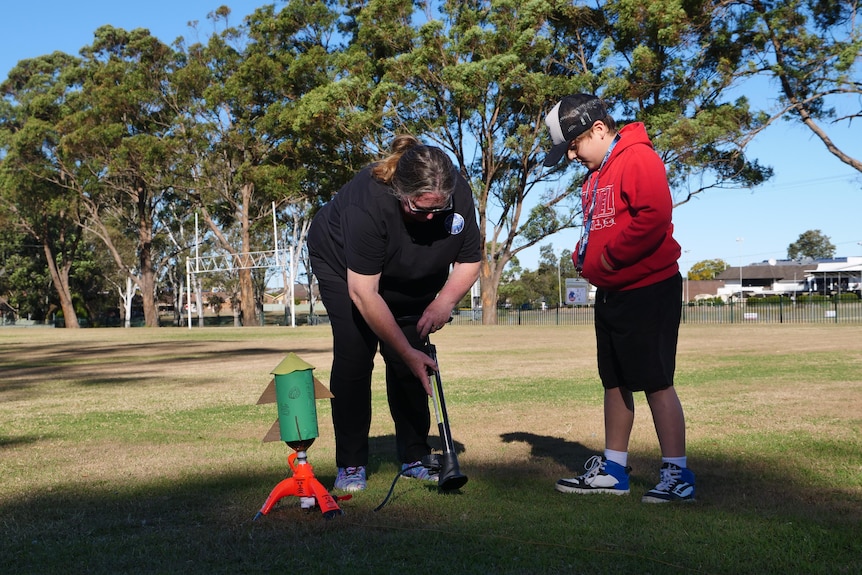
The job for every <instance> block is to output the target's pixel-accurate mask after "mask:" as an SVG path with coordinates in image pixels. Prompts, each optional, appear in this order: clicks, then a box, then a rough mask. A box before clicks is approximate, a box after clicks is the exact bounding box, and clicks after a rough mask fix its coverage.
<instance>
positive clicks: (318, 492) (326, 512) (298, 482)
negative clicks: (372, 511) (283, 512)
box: [254, 451, 351, 520]
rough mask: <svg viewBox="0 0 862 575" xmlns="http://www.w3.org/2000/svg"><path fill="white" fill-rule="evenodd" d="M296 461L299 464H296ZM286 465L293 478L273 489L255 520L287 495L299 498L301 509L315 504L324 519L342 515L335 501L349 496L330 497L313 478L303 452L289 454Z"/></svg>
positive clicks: (311, 469) (312, 470)
mask: <svg viewBox="0 0 862 575" xmlns="http://www.w3.org/2000/svg"><path fill="white" fill-rule="evenodd" d="M297 459H298V460H299V463H297ZM287 464H288V465H290V469H291V470H292V471H293V477H288V478H287V479H285V480H283V481H281V482H280V483H279V484H278V485H276V486H275V488H273V490H272V492H271V493H270V494H269V497H267V499H266V502H265V503H264V504H263V507H261V508H260V511H258V512H257V515H255V516H254V518H255V520H257V518H258V517H260V516H261V515H266V514H267V513H269V511H270V509H272V507H273V506H274V505H275V504H276V503H278V501H279V500H280V499H282V498H284V497H287V496H289V495H295V496H296V497H301V498H302V507H303V508H310V507H313V506H314V503H315V502H316V503H317V505H318V507H320V511H321V512H322V513H323V517H324V518H326V519H332V518H333V517H336V516H338V515H342V514H343V513H344V512H343V511H342V510H341V508H340V507H338V503H337V501H338V500H339V499H340V500H346V499H350V497H351V496H350V495H344V496H341V497H337V498H336V497H333V496H332V495H330V494H329V491H327V490H326V488H325V487H324V486H323V485H322V484H321V483H320V481H318V480H317V478H316V477H315V476H314V468H313V467H312V466H311V464H310V463H308V461H307V459H306V455H305V452H304V451H298V452H294V453H291V454H290V455H289V456H288V457H287ZM312 499H313V501H312Z"/></svg>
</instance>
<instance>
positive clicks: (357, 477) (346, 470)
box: [335, 465, 367, 491]
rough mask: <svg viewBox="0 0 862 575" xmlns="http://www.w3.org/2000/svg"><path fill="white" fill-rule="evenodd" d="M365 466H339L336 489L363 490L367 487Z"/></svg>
mask: <svg viewBox="0 0 862 575" xmlns="http://www.w3.org/2000/svg"><path fill="white" fill-rule="evenodd" d="M366 484H367V483H366V479H365V466H364V465H360V466H358V467H339V468H338V475H336V477H335V489H340V490H341V491H362V490H363V489H365V487H366Z"/></svg>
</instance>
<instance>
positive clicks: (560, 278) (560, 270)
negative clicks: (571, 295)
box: [557, 253, 563, 309]
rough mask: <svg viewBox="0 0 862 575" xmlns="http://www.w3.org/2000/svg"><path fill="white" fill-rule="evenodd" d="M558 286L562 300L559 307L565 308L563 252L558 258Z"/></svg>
mask: <svg viewBox="0 0 862 575" xmlns="http://www.w3.org/2000/svg"><path fill="white" fill-rule="evenodd" d="M557 287H558V288H559V294H560V301H559V304H558V307H557V309H563V254H562V253H561V254H560V257H558V258H557Z"/></svg>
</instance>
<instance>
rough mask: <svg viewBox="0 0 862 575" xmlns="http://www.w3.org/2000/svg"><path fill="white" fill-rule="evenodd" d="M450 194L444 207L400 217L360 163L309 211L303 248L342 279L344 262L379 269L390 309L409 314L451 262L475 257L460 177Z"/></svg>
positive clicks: (397, 205)
mask: <svg viewBox="0 0 862 575" xmlns="http://www.w3.org/2000/svg"><path fill="white" fill-rule="evenodd" d="M452 199H453V209H452V210H451V211H446V212H441V213H440V214H436V215H435V216H434V218H432V219H431V220H428V221H422V222H412V221H410V222H408V221H405V219H404V217H403V216H404V213H403V209H402V207H401V202H400V200H398V198H396V197H395V195H394V194H393V193H392V188H391V187H390V186H388V185H386V184H383V183H381V182H379V181H377V180H375V179H374V178H373V177H372V175H371V166H369V167H366V168H365V169H363V170H362V171H360V172H359V173H358V174H357V175H356V176H355V177H354V178H353V179H352V180H351V181H350V182H348V183H347V184H346V185H345V186H344V187H342V188H341V190H339V191H338V193H337V194H336V195H335V197H334V198H333V199H332V200H331V201H330V202H329V203H328V204H326V205H325V206H324V207H323V208H322V209H321V210H320V212H318V214H317V215H316V216H315V217H314V221H313V222H312V225H311V230H310V231H309V234H308V246H309V250H311V252H312V253H314V254H315V255H316V256H317V257H320V258H322V259H323V260H325V261H326V262H327V263H329V264H330V266H331V267H332V268H333V269H334V270H335V271H337V272H338V273H339V274H342V271H343V277H344V278H345V279H346V278H347V269H348V268H350V269H351V270H353V271H354V272H356V273H358V274H362V275H375V274H378V273H379V274H381V277H380V291H381V295H382V296H383V299H384V300H385V301H386V303H387V304H388V305H389V307H390V308H391V309H392V310H393V313H395V314H396V315H399V314H406V313H417V312H419V311H421V309H424V306H427V305H428V304H429V303H430V302H431V301H432V300H433V299H434V297H435V296H436V295H437V292H439V291H440V288H442V287H443V284H445V283H446V279H447V278H448V276H449V266H450V265H451V264H453V263H455V262H461V263H472V262H478V261H479V260H480V259H481V249H480V248H481V245H480V238H479V228H478V226H477V224H476V209H475V206H474V204H473V194H472V193H471V192H470V187H469V186H468V185H467V182H466V180H464V179H463V178H462V177H460V176H459V177H458V183H457V185H456V187H455V192H454V194H453V196H452Z"/></svg>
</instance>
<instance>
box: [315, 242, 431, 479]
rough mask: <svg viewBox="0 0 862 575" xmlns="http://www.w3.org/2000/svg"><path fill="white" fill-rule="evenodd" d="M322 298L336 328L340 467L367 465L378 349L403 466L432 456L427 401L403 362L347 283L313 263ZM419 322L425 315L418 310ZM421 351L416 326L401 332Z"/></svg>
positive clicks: (333, 383)
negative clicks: (377, 332) (374, 327)
mask: <svg viewBox="0 0 862 575" xmlns="http://www.w3.org/2000/svg"><path fill="white" fill-rule="evenodd" d="M311 265H312V269H313V270H314V275H315V276H316V277H317V281H318V284H319V286H320V296H321V298H322V299H323V304H324V305H325V306H326V311H327V313H328V315H329V321H330V323H331V325H332V337H333V350H332V351H333V359H332V372H331V375H330V380H329V387H330V391H332V394H333V395H334V396H335V397H334V398H333V399H332V400H330V401H331V403H332V424H333V426H334V428H335V463H336V465H337V466H338V467H353V466H358V465H367V464H368V434H369V430H370V428H371V373H372V370H373V369H374V356H375V354H376V353H377V347H378V345H379V346H380V353H381V355H382V356H383V360H384V361H385V363H386V394H387V397H388V400H389V412H390V414H391V416H392V420H393V421H394V422H395V444H396V448H397V454H398V459H399V461H400V462H402V463H411V462H413V461H417V460H419V459H421V458H422V457H424V456H425V455H428V454H429V453H431V448H430V446H429V445H428V432H429V429H430V427H431V414H430V411H429V407H428V395H427V394H426V393H425V389H424V388H423V387H422V384H421V382H420V381H419V380H418V379H416V378H415V377H414V376H413V373H412V372H411V371H410V369H409V368H408V367H407V365H406V364H405V363H404V362H403V361H402V360H401V358H400V357H399V356H398V355H397V354H396V353H394V352H393V351H391V350H389V349H387V346H386V345H385V344H384V343H383V342H381V341H380V340H379V339H378V338H377V336H376V335H375V334H374V332H373V331H372V330H371V328H370V327H368V324H367V323H366V322H365V320H364V319H363V317H362V315H361V314H360V313H359V311H358V310H357V309H356V307H355V306H354V305H353V302H352V301H351V300H350V295H349V294H348V291H347V281H346V280H344V279H343V278H342V277H340V276H339V275H338V274H337V273H336V272H335V271H334V270H333V269H332V267H331V266H329V265H328V264H327V263H326V262H324V261H323V260H321V259H320V258H316V257H314V255H312V257H311ZM414 311H415V314H416V315H417V316H418V315H420V314H421V313H422V312H423V311H424V307H422V309H418V310H414ZM402 329H403V330H404V335H405V336H406V337H407V340H408V341H409V342H410V344H411V345H412V346H413V347H415V348H416V349H423V348H424V347H425V342H423V341H420V339H419V336H418V334H417V332H416V325H415V324H414V325H407V326H404V327H402Z"/></svg>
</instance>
